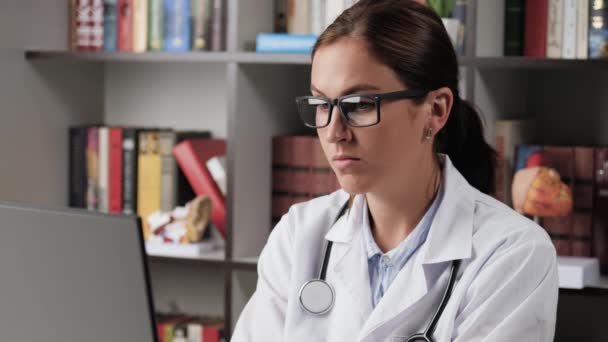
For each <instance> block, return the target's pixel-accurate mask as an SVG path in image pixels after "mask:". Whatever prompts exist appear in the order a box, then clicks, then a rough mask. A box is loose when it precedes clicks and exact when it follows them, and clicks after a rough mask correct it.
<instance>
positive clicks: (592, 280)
mask: <svg viewBox="0 0 608 342" xmlns="http://www.w3.org/2000/svg"><path fill="white" fill-rule="evenodd" d="M599 269H600V267H599V262H598V260H597V258H584V257H565V256H558V257H557V278H558V279H559V287H560V288H566V289H582V288H584V287H587V286H594V285H598V284H599V282H600V272H599Z"/></svg>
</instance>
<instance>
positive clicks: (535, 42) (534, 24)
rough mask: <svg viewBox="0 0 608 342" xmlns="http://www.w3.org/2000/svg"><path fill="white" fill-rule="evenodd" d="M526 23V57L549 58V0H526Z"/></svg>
mask: <svg viewBox="0 0 608 342" xmlns="http://www.w3.org/2000/svg"><path fill="white" fill-rule="evenodd" d="M525 6H526V8H525V10H524V12H525V17H526V18H525V23H524V56H527V57H539V58H545V57H546V56H547V19H548V17H549V1H548V0H526V5H525Z"/></svg>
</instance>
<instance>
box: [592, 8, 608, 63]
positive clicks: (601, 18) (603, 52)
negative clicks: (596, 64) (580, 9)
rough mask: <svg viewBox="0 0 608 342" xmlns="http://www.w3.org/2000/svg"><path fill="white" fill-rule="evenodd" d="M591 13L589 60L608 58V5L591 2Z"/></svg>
mask: <svg viewBox="0 0 608 342" xmlns="http://www.w3.org/2000/svg"><path fill="white" fill-rule="evenodd" d="M590 2H591V6H590V12H589V58H605V57H608V4H607V3H606V1H600V0H591V1H590Z"/></svg>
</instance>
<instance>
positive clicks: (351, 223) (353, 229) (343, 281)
mask: <svg viewBox="0 0 608 342" xmlns="http://www.w3.org/2000/svg"><path fill="white" fill-rule="evenodd" d="M362 200H364V199H363V196H357V197H356V198H355V200H354V201H353V205H352V209H351V211H350V212H349V214H348V216H347V217H343V218H342V219H341V220H340V221H339V222H338V224H336V225H335V226H334V228H332V229H331V230H330V231H329V232H328V233H327V235H326V237H325V238H326V239H328V240H330V241H333V242H334V244H333V247H332V251H331V257H330V263H329V265H330V266H329V267H330V268H329V269H330V270H332V272H328V275H327V277H328V281H331V280H334V281H336V282H337V283H339V284H336V292H337V291H338V285H339V287H340V288H343V289H346V291H345V294H346V295H348V296H349V297H350V299H351V300H352V302H353V306H354V307H355V308H356V309H358V311H359V314H360V316H361V323H363V322H364V321H365V320H366V319H367V317H369V315H370V313H371V311H372V301H371V298H372V295H371V289H370V285H369V270H368V266H367V253H366V251H365V248H364V245H363V241H362V234H361V222H360V218H359V217H358V216H359V215H358V213H359V212H360V206H361V205H362V202H361V201H362ZM351 213H352V214H351ZM355 213H357V214H355Z"/></svg>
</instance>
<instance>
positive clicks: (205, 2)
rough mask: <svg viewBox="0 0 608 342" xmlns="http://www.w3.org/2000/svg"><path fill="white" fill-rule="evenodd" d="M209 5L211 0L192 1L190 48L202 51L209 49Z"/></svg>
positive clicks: (210, 11) (210, 10)
mask: <svg viewBox="0 0 608 342" xmlns="http://www.w3.org/2000/svg"><path fill="white" fill-rule="evenodd" d="M211 5H212V3H211V0H193V1H192V42H191V46H192V50H195V51H203V50H208V49H209V31H210V25H211V22H210V20H211V13H212V9H211Z"/></svg>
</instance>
